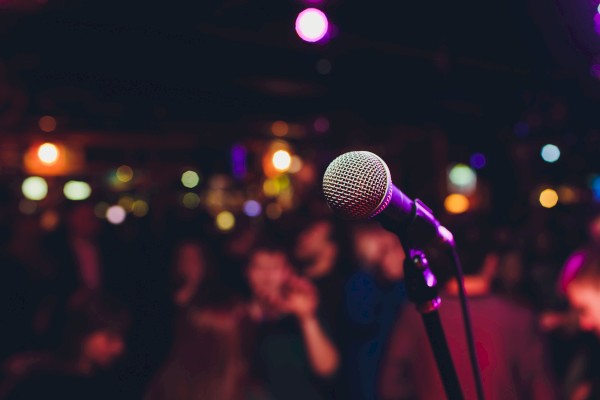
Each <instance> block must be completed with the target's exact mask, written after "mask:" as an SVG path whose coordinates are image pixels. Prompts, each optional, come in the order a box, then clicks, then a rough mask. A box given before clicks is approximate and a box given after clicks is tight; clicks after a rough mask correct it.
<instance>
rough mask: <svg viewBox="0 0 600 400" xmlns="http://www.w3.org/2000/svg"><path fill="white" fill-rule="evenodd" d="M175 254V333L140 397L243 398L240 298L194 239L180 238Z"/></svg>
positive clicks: (149, 399) (244, 373)
mask: <svg viewBox="0 0 600 400" xmlns="http://www.w3.org/2000/svg"><path fill="white" fill-rule="evenodd" d="M174 253H175V254H174V258H173V260H174V264H173V266H172V268H173V272H174V278H175V283H176V286H175V288H174V291H173V297H172V301H173V303H174V305H175V306H176V307H177V312H176V314H177V315H176V320H175V326H174V329H175V334H174V339H173V343H172V346H171V349H170V351H169V354H168V356H167V359H166V361H165V362H164V363H163V365H162V366H161V367H160V368H159V371H158V372H157V373H156V374H155V376H154V378H153V379H152V380H151V382H150V384H149V386H148V388H147V391H146V395H145V398H146V399H147V400H166V399H177V400H192V399H219V400H238V399H242V398H243V397H242V396H244V395H245V393H246V388H247V381H248V380H247V357H246V354H245V353H244V346H243V343H244V340H245V339H244V338H243V337H242V335H243V333H244V332H245V330H246V328H245V326H246V325H247V324H246V323H245V321H247V318H245V312H244V311H245V307H244V303H243V301H242V300H241V298H240V296H239V295H237V294H235V293H233V292H232V291H231V290H230V288H229V287H227V286H226V285H224V284H223V282H222V279H221V277H220V276H219V271H218V269H217V263H216V257H215V256H214V254H213V252H212V251H211V248H210V247H209V246H208V245H205V244H204V243H203V242H201V241H200V239H199V238H195V239H192V238H187V239H184V240H182V241H180V242H179V243H177V244H176V246H175V252H174ZM219 267H220V265H219Z"/></svg>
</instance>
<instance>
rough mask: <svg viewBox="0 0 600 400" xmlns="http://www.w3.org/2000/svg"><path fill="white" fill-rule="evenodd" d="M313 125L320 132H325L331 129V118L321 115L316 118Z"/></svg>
mask: <svg viewBox="0 0 600 400" xmlns="http://www.w3.org/2000/svg"><path fill="white" fill-rule="evenodd" d="M313 127H314V128H315V131H317V132H318V133H325V132H327V131H328V130H329V120H328V119H327V118H326V117H319V118H317V119H315V122H314V123H313Z"/></svg>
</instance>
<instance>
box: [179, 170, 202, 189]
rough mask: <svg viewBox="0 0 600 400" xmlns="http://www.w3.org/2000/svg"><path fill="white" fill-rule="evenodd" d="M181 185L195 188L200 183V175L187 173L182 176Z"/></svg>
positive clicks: (193, 172)
mask: <svg viewBox="0 0 600 400" xmlns="http://www.w3.org/2000/svg"><path fill="white" fill-rule="evenodd" d="M181 183H182V184H183V186H185V187H186V188H190V189H191V188H194V187H196V186H198V183H200V175H198V173H197V172H195V171H185V172H184V173H183V174H181Z"/></svg>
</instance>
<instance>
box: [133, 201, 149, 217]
mask: <svg viewBox="0 0 600 400" xmlns="http://www.w3.org/2000/svg"><path fill="white" fill-rule="evenodd" d="M132 211H133V215H135V216H136V217H144V216H145V215H146V214H148V203H146V202H145V201H144V200H136V201H134V202H133V206H132Z"/></svg>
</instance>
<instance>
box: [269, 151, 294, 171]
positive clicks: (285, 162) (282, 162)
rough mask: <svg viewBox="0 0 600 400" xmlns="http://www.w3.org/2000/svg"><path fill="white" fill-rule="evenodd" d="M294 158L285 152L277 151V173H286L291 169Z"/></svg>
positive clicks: (275, 159) (275, 154)
mask: <svg viewBox="0 0 600 400" xmlns="http://www.w3.org/2000/svg"><path fill="white" fill-rule="evenodd" d="M291 163H292V157H291V156H290V153H288V152H287V151H285V150H277V151H276V152H275V153H274V154H273V166H274V167H275V169H276V170H277V171H280V172H285V171H287V170H288V169H289V168H290V165H291Z"/></svg>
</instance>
